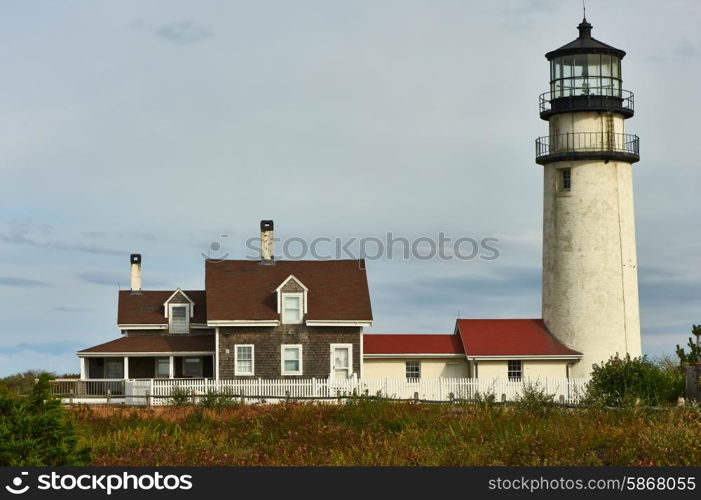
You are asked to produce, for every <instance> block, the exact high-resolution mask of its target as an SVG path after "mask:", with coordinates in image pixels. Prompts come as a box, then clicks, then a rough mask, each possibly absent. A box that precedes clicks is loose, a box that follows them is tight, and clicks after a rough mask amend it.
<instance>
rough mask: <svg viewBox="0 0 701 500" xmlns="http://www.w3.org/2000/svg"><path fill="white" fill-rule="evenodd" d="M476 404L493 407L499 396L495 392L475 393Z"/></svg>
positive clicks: (481, 406)
mask: <svg viewBox="0 0 701 500" xmlns="http://www.w3.org/2000/svg"><path fill="white" fill-rule="evenodd" d="M474 401H475V404H476V405H477V406H478V407H480V408H492V407H493V406H494V405H495V404H496V402H497V396H496V394H494V393H493V392H487V393H484V394H482V393H480V392H476V393H475V398H474Z"/></svg>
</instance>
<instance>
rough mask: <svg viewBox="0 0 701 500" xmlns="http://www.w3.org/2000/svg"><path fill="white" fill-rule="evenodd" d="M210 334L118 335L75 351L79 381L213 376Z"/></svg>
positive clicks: (212, 348)
mask: <svg viewBox="0 0 701 500" xmlns="http://www.w3.org/2000/svg"><path fill="white" fill-rule="evenodd" d="M214 343H215V341H214V335H211V334H210V335H189V334H183V335H149V336H138V337H122V338H120V339H116V340H112V341H110V342H106V343H104V344H100V345H97V346H94V347H90V348H88V349H84V350H82V351H79V352H78V353H77V354H78V357H79V359H80V378H81V380H103V379H104V380H120V379H121V380H127V379H152V378H212V377H214V363H215V360H214V358H215V350H214Z"/></svg>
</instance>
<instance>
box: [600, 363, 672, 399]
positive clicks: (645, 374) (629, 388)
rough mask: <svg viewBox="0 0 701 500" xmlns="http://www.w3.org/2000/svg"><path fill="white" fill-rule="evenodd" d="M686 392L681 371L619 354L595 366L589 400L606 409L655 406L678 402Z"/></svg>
mask: <svg viewBox="0 0 701 500" xmlns="http://www.w3.org/2000/svg"><path fill="white" fill-rule="evenodd" d="M683 393H684V379H683V377H682V375H681V374H680V373H679V371H678V370H676V369H670V368H669V367H667V368H665V367H663V366H659V365H656V364H654V363H652V362H650V361H649V360H648V359H647V358H646V357H644V356H643V357H639V358H631V357H630V355H626V357H625V358H620V357H618V355H616V356H615V357H613V358H611V359H609V360H608V361H607V362H606V363H602V364H595V365H594V368H593V371H592V379H591V381H590V382H589V385H588V387H587V395H586V400H587V402H588V403H590V404H599V405H604V406H631V405H636V404H641V405H652V406H655V405H662V404H670V403H675V402H676V400H677V398H678V397H679V396H682V395H683Z"/></svg>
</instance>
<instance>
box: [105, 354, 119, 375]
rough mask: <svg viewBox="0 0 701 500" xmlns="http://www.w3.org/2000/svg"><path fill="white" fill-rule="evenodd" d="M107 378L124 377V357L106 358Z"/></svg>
mask: <svg viewBox="0 0 701 500" xmlns="http://www.w3.org/2000/svg"><path fill="white" fill-rule="evenodd" d="M105 378H124V358H106V359H105Z"/></svg>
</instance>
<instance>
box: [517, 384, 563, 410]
mask: <svg viewBox="0 0 701 500" xmlns="http://www.w3.org/2000/svg"><path fill="white" fill-rule="evenodd" d="M555 406H556V404H555V395H554V394H548V393H546V392H545V389H544V388H543V387H541V386H540V384H539V383H537V382H536V383H530V382H529V383H526V384H524V386H523V391H521V394H519V395H518V397H517V398H516V407H517V408H518V409H519V410H522V411H525V412H526V413H530V414H531V415H534V416H536V417H547V416H548V415H550V413H551V412H552V410H553V408H555Z"/></svg>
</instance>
